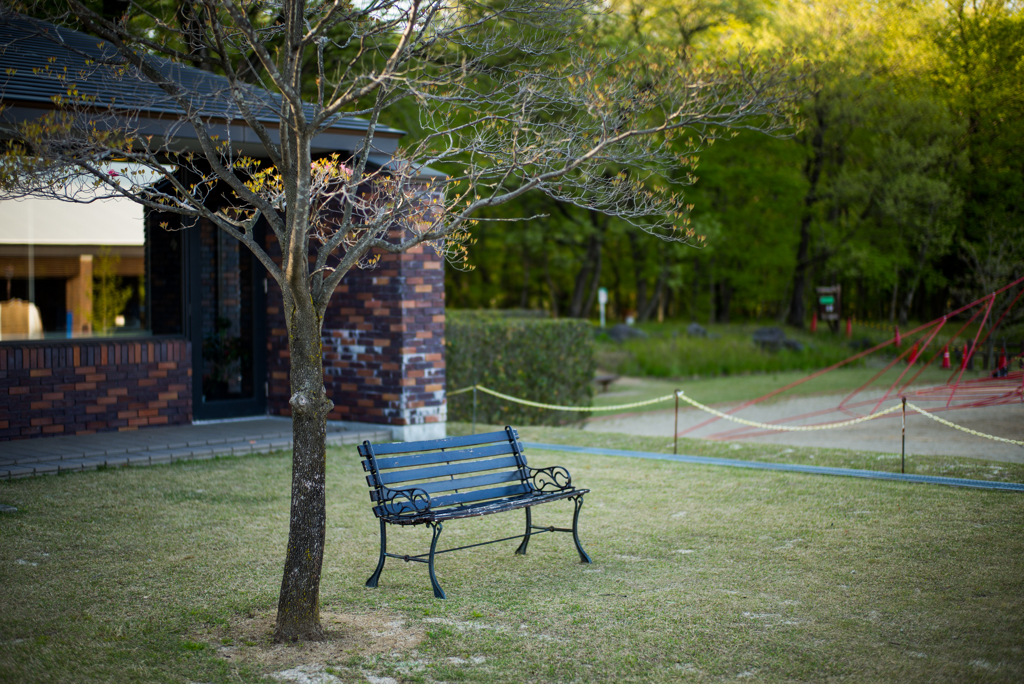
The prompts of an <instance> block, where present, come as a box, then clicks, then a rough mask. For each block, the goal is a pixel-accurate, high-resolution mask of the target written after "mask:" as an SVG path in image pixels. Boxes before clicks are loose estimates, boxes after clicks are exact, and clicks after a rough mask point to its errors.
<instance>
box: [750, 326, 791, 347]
mask: <svg viewBox="0 0 1024 684" xmlns="http://www.w3.org/2000/svg"><path fill="white" fill-rule="evenodd" d="M753 339H754V343H755V344H757V345H759V346H760V347H761V349H767V350H768V351H778V350H779V347H781V346H782V345H783V343H785V341H786V333H785V331H783V329H782V328H779V327H776V326H774V325H773V326H770V327H768V328H758V329H757V330H755V331H754V336H753Z"/></svg>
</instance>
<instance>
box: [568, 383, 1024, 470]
mask: <svg viewBox="0 0 1024 684" xmlns="http://www.w3.org/2000/svg"><path fill="white" fill-rule="evenodd" d="M841 399H842V396H840V395H835V396H821V397H797V398H793V399H787V400H783V401H777V402H773V403H770V404H761V405H757V406H751V407H749V408H746V409H743V410H742V411H740V412H739V413H738V414H737V415H738V416H739V417H741V418H746V419H747V420H753V421H759V422H770V421H772V420H779V419H781V418H786V417H789V416H795V415H801V414H805V413H809V412H812V411H818V410H822V409H826V408H831V407H834V406H836V405H837V404H838V403H839V401H840V400H841ZM892 403H895V402H893V401H891V400H890V401H887V402H885V404H883V407H888V406H889V405H891V404H892ZM738 405H739V404H738V403H735V404H731V405H726V406H724V407H723V406H716V407H715V408H717V409H718V410H720V411H726V410H728V409H729V408H732V407H734V406H738ZM924 408H927V406H925V407H924ZM939 415H940V416H941V417H943V418H945V419H946V420H949V421H951V422H954V423H956V424H958V425H962V426H964V427H967V428H971V429H973V430H977V431H979V432H985V433H988V434H990V435H997V436H999V437H1006V438H1008V439H1016V440H1024V404H1008V405H1003V406H989V407H984V408H972V409H961V410H957V411H946V412H942V413H940V414H939ZM712 417H713V416H710V415H709V414H707V413H704V412H703V411H698V410H696V409H686V410H683V409H682V408H680V411H679V430H680V431H682V430H684V429H686V428H689V427H692V426H695V425H698V424H699V423H701V422H703V421H705V420H707V419H708V418H712ZM850 417H852V416H844V415H842V414H839V413H833V414H830V415H827V416H823V417H819V418H814V419H808V420H802V421H794V422H792V423H791V424H792V425H809V424H812V423H820V422H825V421H829V422H831V421H840V420H847V419H849V418H850ZM674 418H675V414H674V412H673V411H671V410H669V411H652V412H649V413H642V414H633V415H629V414H623V415H613V416H607V417H597V418H594V419H592V420H590V421H589V422H588V423H587V425H586V427H585V428H584V429H586V430H589V431H592V432H621V433H626V434H633V435H666V436H671V435H672V429H673V421H674ZM741 427H742V426H739V425H736V424H735V423H728V422H726V421H725V420H718V421H715V422H714V423H712V424H710V425H708V426H705V427H703V428H700V429H698V430H695V431H693V432H690V433H687V434H686V435H685V436H687V437H699V438H702V439H737V440H738V441H744V442H763V443H766V444H784V445H790V446H816V447H824V448H845V449H857V450H862V451H880V452H884V453H896V454H898V453H900V414H899V412H896V413H894V414H892V416H891V417H890V416H886V417H883V418H879V419H877V420H873V421H868V422H866V423H861V424H859V425H854V426H851V427H847V428H837V429H832V430H819V431H814V432H784V433H774V434H762V433H755V434H753V435H752V434H750V433H747V434H743V435H724V434H722V433H725V432H732V431H733V430H734V429H736V428H741ZM907 454H908V455H912V454H927V455H936V456H969V457H973V458H985V459H990V460H993V461H1005V462H1008V463H1024V447H1019V446H1015V445H1012V444H1006V443H1004V442H996V441H993V440H989V439H983V438H981V437H976V436H974V435H971V434H968V433H966V432H961V431H960V430H955V429H953V428H949V427H946V426H945V425H941V424H939V423H936V422H935V421H933V420H931V419H929V418H927V417H925V416H921V415H918V414H916V413H913V412H911V411H909V410H908V411H907Z"/></svg>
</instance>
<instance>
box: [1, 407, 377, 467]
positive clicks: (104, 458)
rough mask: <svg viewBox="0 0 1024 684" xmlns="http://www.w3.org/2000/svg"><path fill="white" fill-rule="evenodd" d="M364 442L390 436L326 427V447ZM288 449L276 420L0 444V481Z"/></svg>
mask: <svg viewBox="0 0 1024 684" xmlns="http://www.w3.org/2000/svg"><path fill="white" fill-rule="evenodd" d="M364 439H368V440H370V441H371V442H390V441H391V431H390V430H388V429H387V428H382V429H380V430H360V431H354V430H345V429H343V428H341V427H338V426H336V425H330V424H328V426H327V444H328V445H340V444H359V443H360V442H362V441H363V440H364ZM291 447H292V421H291V419H289V418H278V417H260V418H254V419H247V420H231V421H225V422H211V423H202V424H199V425H181V426H175V427H160V428H148V429H145V430H132V431H129V432H101V433H98V434H94V435H62V436H60V437H45V438H39V439H24V440H16V441H11V442H0V480H6V479H13V478H17V477H31V476H34V475H56V474H57V473H64V472H71V471H78V470H95V469H96V468H99V467H108V468H111V467H116V466H128V465H132V466H144V465H154V464H157V463H171V462H173V461H186V460H198V459H206V458H213V457H215V456H232V455H240V454H264V453H268V452H271V451H278V450H281V449H291Z"/></svg>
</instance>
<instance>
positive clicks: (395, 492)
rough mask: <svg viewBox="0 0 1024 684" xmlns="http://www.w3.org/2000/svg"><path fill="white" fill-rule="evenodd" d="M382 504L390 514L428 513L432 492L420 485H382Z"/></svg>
mask: <svg viewBox="0 0 1024 684" xmlns="http://www.w3.org/2000/svg"><path fill="white" fill-rule="evenodd" d="M380 504H381V507H382V509H383V510H384V511H385V512H386V513H387V514H388V515H406V514H409V513H413V514H418V513H426V512H427V511H429V510H430V494H428V493H427V492H426V491H425V490H423V489H420V488H419V487H412V488H409V489H390V488H388V487H381V499H380Z"/></svg>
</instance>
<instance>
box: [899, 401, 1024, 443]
mask: <svg viewBox="0 0 1024 684" xmlns="http://www.w3.org/2000/svg"><path fill="white" fill-rule="evenodd" d="M907 406H909V407H910V408H912V409H914V410H915V411H917V412H918V413H920V414H921V415H922V416H928V417H929V418H931V419H932V420H934V421H935V422H936V423H942V424H943V425H946V426H949V427H951V428H954V429H956V430H960V431H961V432H966V433H968V434H971V435H976V436H978V437H984V438H986V439H994V440H996V441H997V442H1006V443H1007V444H1016V445H1017V446H1019V447H1024V441H1018V440H1016V439H1006V438H1005V437H996V436H995V435H987V434H985V433H984V432H978V431H977V430H972V429H970V428H965V427H964V426H963V425H957V424H956V423H951V422H949V421H948V420H946V419H945V418H939V417H938V416H936V415H934V414H932V413H929V412H928V411H925V410H924V409H923V408H921V407H920V406H914V405H913V404H911V403H910V402H909V401H908V402H907Z"/></svg>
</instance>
